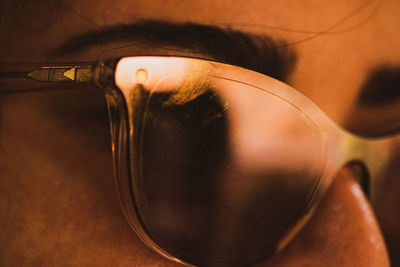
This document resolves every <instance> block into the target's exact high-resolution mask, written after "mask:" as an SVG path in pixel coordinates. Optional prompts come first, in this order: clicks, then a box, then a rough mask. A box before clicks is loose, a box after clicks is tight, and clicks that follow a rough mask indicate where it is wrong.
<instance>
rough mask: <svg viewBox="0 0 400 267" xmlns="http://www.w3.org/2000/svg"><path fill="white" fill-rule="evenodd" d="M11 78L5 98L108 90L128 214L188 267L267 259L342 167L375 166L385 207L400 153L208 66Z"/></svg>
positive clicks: (247, 76) (126, 66) (159, 60)
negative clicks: (385, 182)
mask: <svg viewBox="0 0 400 267" xmlns="http://www.w3.org/2000/svg"><path fill="white" fill-rule="evenodd" d="M12 73H13V74H12ZM7 77H8V78H7ZM26 77H30V78H26ZM0 79H1V80H0V81H1V89H0V92H3V93H13V92H16V91H21V90H33V91H34V90H38V88H44V87H46V85H43V84H47V83H53V84H63V85H62V86H61V87H68V86H71V84H72V83H73V84H74V86H73V87H74V88H75V89H82V88H83V87H87V86H94V87H96V88H98V89H99V90H104V92H105V95H106V101H107V105H108V109H109V118H110V129H111V137H112V152H113V158H114V170H115V185H116V190H117V192H118V196H119V200H120V204H121V207H122V210H123V212H124V214H125V217H126V218H127V220H128V222H129V224H130V225H131V227H132V228H133V229H134V230H135V232H136V233H137V234H138V236H139V237H140V238H141V239H142V240H143V241H144V242H145V243H146V244H147V245H148V246H149V247H151V248H152V249H154V250H155V251H156V252H158V253H159V254H161V255H163V256H165V257H167V258H169V259H171V260H174V261H177V262H181V263H183V264H187V265H215V266H225V265H248V264H253V263H256V262H259V261H261V260H263V259H265V258H266V257H268V256H270V255H272V254H273V253H275V252H276V251H277V250H278V249H280V248H281V247H282V244H283V240H285V238H286V237H287V236H288V234H289V233H290V232H291V231H292V229H293V227H294V226H295V225H296V224H297V223H298V222H299V221H301V220H302V218H304V217H305V216H306V215H307V214H309V213H310V212H311V211H312V209H313V207H314V206H315V205H316V204H318V202H319V201H320V200H321V198H322V196H323V195H324V194H325V192H326V191H327V189H328V188H329V186H330V184H331V182H332V179H333V177H334V175H335V173H336V172H337V171H338V169H339V168H341V167H342V166H343V165H345V164H346V163H349V162H359V163H360V164H361V165H362V166H364V167H365V169H366V170H367V171H368V179H367V181H368V182H367V184H368V185H367V187H368V188H370V197H371V198H372V199H374V197H375V191H374V188H376V186H377V185H379V182H380V179H379V177H381V176H382V175H383V174H384V171H385V167H386V165H387V164H388V162H389V160H390V158H391V157H392V156H393V155H394V153H398V151H399V140H398V139H399V137H398V136H390V137H385V138H376V139H372V138H369V139H367V138H362V137H359V136H355V135H353V134H351V133H349V132H346V131H344V130H343V129H341V128H340V127H338V126H337V125H335V124H334V123H333V122H332V121H331V120H330V119H329V118H328V117H327V116H326V115H325V114H324V113H323V112H322V111H321V110H320V109H319V108H318V107H317V106H316V105H315V104H314V103H313V102H312V101H311V100H309V99H308V98H307V97H305V96H304V95H302V94H301V93H300V92H298V91H297V90H295V89H293V88H291V87H290V86H288V85H286V84H284V83H282V82H279V81H277V80H275V79H273V78H271V77H268V76H265V75H262V74H259V73H256V72H253V71H250V70H247V69H243V68H240V67H236V66H231V65H227V64H222V63H217V62H213V61H207V60H202V59H194V58H185V57H169V56H168V57H167V56H166V57H151V56H149V57H125V58H121V59H116V60H111V61H108V62H96V63H87V64H74V65H71V64H70V65H68V64H66V65H52V66H46V67H43V66H40V68H38V69H36V70H33V69H32V70H29V69H27V70H25V71H19V72H16V71H14V72H7V73H5V72H3V73H2V74H1V76H0ZM18 80H20V81H18ZM23 80H24V81H23ZM34 80H36V81H34ZM18 83H19V84H18ZM57 86H58V87H57ZM61 87H59V85H54V90H56V89H57V88H61ZM13 88H16V89H13ZM21 88H22V89H21ZM47 88H49V87H48V86H47ZM50 88H53V87H51V86H50Z"/></svg>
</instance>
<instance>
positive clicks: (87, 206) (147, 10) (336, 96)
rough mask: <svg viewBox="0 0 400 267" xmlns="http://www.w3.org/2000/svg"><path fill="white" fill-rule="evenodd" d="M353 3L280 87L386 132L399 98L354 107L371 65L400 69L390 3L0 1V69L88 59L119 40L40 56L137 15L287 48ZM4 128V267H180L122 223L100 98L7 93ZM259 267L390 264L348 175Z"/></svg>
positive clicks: (399, 5) (302, 52)
mask: <svg viewBox="0 0 400 267" xmlns="http://www.w3.org/2000/svg"><path fill="white" fill-rule="evenodd" d="M366 3H367V4H366ZM357 7H362V8H361V9H360V11H359V12H358V13H356V14H354V15H353V16H351V17H349V18H348V19H347V20H345V21H344V22H343V23H342V24H340V25H338V26H337V27H336V28H332V29H329V32H330V33H327V34H319V36H317V37H315V38H313V39H310V40H307V41H304V42H299V43H298V44H296V45H293V46H292V48H293V49H295V51H296V53H297V57H298V59H297V64H296V66H295V69H294V71H293V73H292V74H291V76H290V77H289V81H288V83H289V84H290V85H291V86H293V87H294V88H296V89H297V90H299V91H300V92H302V93H303V94H305V95H306V96H308V97H309V98H310V99H311V100H313V101H314V102H315V103H316V104H317V105H318V106H319V107H321V109H322V110H324V111H325V112H326V113H327V114H328V115H329V116H330V117H331V118H332V119H333V120H334V121H335V122H337V123H338V124H339V125H342V126H343V127H346V128H348V129H351V130H353V131H355V132H357V133H360V134H376V133H382V132H385V131H388V130H391V129H393V128H396V127H399V126H400V124H396V122H397V123H399V121H400V120H399V118H398V114H400V112H399V106H400V105H399V101H398V100H397V101H394V102H391V104H390V105H385V106H376V105H374V106H373V107H371V108H370V107H365V106H363V107H361V106H358V105H357V104H356V100H357V97H358V95H359V93H360V90H361V88H362V87H363V84H364V82H365V81H366V80H367V78H368V75H369V73H370V72H371V71H373V70H374V69H376V68H379V67H381V66H384V65H387V66H398V65H399V64H400V53H399V52H398V47H400V34H398V28H399V26H400V25H399V24H400V23H399V22H398V14H399V12H400V2H399V1H396V0H386V1H382V2H381V1H367V2H365V1H361V0H358V1H346V0H340V1H336V2H335V3H333V4H326V2H322V1H316V0H303V1H261V0H250V1H227V0H218V1H212V0H202V1H178V0H164V1H142V0H134V1H128V0H113V1H111V0H102V1H95V0H89V1H63V2H60V1H51V0H41V1H4V2H3V3H1V4H0V12H1V13H0V15H1V17H2V20H3V23H1V25H0V41H1V47H0V48H1V51H0V52H1V54H0V62H65V61H71V62H74V61H77V62H79V61H94V60H96V57H97V55H98V54H99V53H100V52H101V51H103V50H105V49H107V48H110V47H113V46H116V45H118V44H107V45H99V46H95V47H93V48H90V49H88V50H85V51H82V52H79V53H75V54H72V55H68V56H62V57H56V56H50V55H49V51H51V50H52V49H54V48H56V47H58V46H59V45H61V44H62V43H63V42H65V40H66V39H67V38H68V37H71V36H76V35H79V34H83V33H86V32H88V31H92V30H95V29H97V28H98V27H99V25H100V27H101V26H108V25H113V24H117V23H122V24H126V23H132V22H135V21H138V20H141V19H153V20H154V19H155V20H161V21H169V22H178V23H184V22H195V23H200V24H207V25H217V26H221V27H223V26H226V25H230V27H231V28H233V29H238V30H242V31H244V32H248V33H256V34H268V35H269V36H271V37H272V38H283V39H285V40H286V41H287V42H288V43H289V44H290V43H293V42H298V41H299V40H303V39H306V38H310V37H311V36H314V35H316V34H318V32H321V31H324V30H326V29H328V28H330V27H331V26H332V25H334V24H335V23H337V22H338V21H340V20H341V19H343V18H345V17H346V15H348V14H350V13H351V12H352V11H353V10H355V9H356V8H357ZM378 7H379V9H377V8H378ZM374 12H376V14H374ZM371 14H373V16H371ZM366 18H369V19H368V20H366ZM364 20H365V22H364V23H362V25H360V26H359V27H356V28H354V29H353V30H350V31H348V32H346V29H351V28H352V27H353V26H355V25H358V24H359V23H360V22H362V21H364ZM93 22H94V23H95V24H93ZM261 25H264V26H272V28H271V27H260V26H261ZM278 28H280V29H278ZM283 28H284V29H297V30H306V31H311V32H313V33H309V32H306V33H305V32H294V31H286V30H283ZM341 32H342V33H341ZM146 49H148V51H150V52H153V48H152V49H149V48H141V49H140V51H138V48H135V47H133V48H132V55H135V54H138V53H142V54H145V53H146V51H147V50H146ZM150 52H149V53H150ZM159 53H160V52H159ZM188 53H189V54H190V51H189V52H188ZM382 93H384V92H382ZM371 114H373V116H372V115H371ZM396 116H397V117H396ZM0 122H1V135H0V150H1V155H2V156H1V159H0V170H1V177H0V218H2V219H1V227H0V251H1V252H0V265H1V266H54V265H56V266H58V265H61V266H64V265H65V266H180V265H179V264H177V263H173V262H171V261H169V260H166V259H164V258H163V257H161V256H159V255H158V254H156V253H155V252H153V251H151V250H150V249H149V248H148V247H147V246H146V245H145V244H144V243H143V242H142V241H141V240H140V239H139V238H138V237H137V236H136V235H135V234H134V232H133V231H132V230H131V229H130V227H129V225H128V223H127V222H126V221H125V219H124V217H123V214H122V212H121V210H120V208H119V203H118V200H117V195H116V192H115V189H114V185H113V180H112V176H113V171H112V159H111V152H110V141H109V138H110V137H109V132H108V131H109V129H108V122H107V114H106V109H105V104H104V98H103V96H102V95H101V94H100V93H95V92H57V93H40V94H21V95H7V96H2V97H1V100H0ZM389 122H392V123H389ZM382 125H385V126H384V127H383V126H382ZM258 266H389V258H388V254H387V250H386V247H385V243H384V240H383V237H382V234H381V231H380V229H379V226H378V224H377V221H376V218H375V215H374V212H373V210H372V208H371V205H370V203H369V201H368V200H367V198H366V196H365V195H364V193H363V191H362V189H361V187H360V186H359V184H358V183H357V177H354V175H353V173H352V172H351V171H350V170H349V169H346V168H343V169H342V170H341V171H340V172H339V173H338V174H337V175H336V178H335V180H334V183H333V184H332V185H331V188H330V190H329V191H328V193H327V194H326V195H325V197H324V199H323V201H322V202H321V203H320V204H319V205H318V207H317V208H316V210H315V213H314V214H313V216H312V217H311V219H310V221H309V222H308V223H307V224H306V225H305V227H304V228H303V229H302V230H301V231H300V233H299V234H298V235H297V236H296V237H295V238H294V240H293V241H292V242H290V243H289V245H288V246H287V247H286V248H284V249H283V250H282V251H281V252H280V253H277V254H276V255H274V256H273V257H272V258H269V259H267V260H266V261H265V262H262V263H260V264H259V265H258Z"/></svg>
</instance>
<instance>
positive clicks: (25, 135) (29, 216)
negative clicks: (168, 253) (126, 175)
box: [0, 94, 166, 266]
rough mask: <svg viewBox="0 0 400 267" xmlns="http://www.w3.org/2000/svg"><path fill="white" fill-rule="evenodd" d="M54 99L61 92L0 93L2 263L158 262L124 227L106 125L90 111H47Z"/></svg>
mask: <svg viewBox="0 0 400 267" xmlns="http://www.w3.org/2000/svg"><path fill="white" fill-rule="evenodd" d="M60 98H61V99H65V98H67V95H59V96H58V97H56V98H54V97H48V96H47V97H44V94H37V95H27V96H22V95H21V96H6V97H2V103H1V118H2V120H1V133H2V135H1V140H2V142H1V148H0V149H1V155H2V157H1V159H0V168H1V174H0V213H1V214H0V217H1V218H2V227H1V228H0V251H1V253H0V258H1V259H2V261H1V262H2V264H4V265H7V266H8V265H9V266H15V265H32V264H39V265H53V264H54V262H61V263H63V264H67V265H78V266H79V265H98V264H100V263H101V264H105V265H114V264H115V263H117V262H118V264H125V265H129V264H138V262H144V263H145V264H149V265H150V264H152V263H154V262H158V261H159V263H160V264H163V266H164V265H165V264H164V260H163V259H162V258H161V257H159V256H158V255H156V254H154V253H153V252H151V251H150V250H149V249H147V247H145V246H144V245H143V243H142V242H141V241H140V240H139V239H138V238H137V237H136V235H135V234H134V233H133V231H132V230H131V229H130V228H129V226H128V224H127V223H126V221H125V219H124V217H123V215H122V212H121V210H120V208H119V204H118V201H117V198H116V194H115V189H114V184H113V180H112V177H113V176H112V175H113V172H112V165H111V163H112V160H111V152H110V144H109V141H108V138H109V135H108V127H107V126H108V124H107V123H105V124H104V125H103V124H101V123H95V122H93V121H95V120H98V118H95V117H94V118H93V119H92V120H91V119H90V118H89V119H87V120H86V119H85V120H84V119H83V118H82V117H84V116H83V114H82V116H76V114H73V115H71V114H70V116H68V112H66V113H65V114H63V116H59V115H57V113H59V112H60V111H57V108H54V107H53V108H52V111H53V115H50V114H52V113H51V110H49V108H48V104H47V103H48V100H49V99H50V100H51V101H55V100H57V99H58V100H60ZM75 98H76V99H81V100H82V96H81V98H78V96H77V95H75ZM71 99H72V98H71ZM83 103H84V102H83ZM64 104H65V100H64ZM70 104H71V105H73V102H71V103H70ZM59 106H60V105H59ZM67 106H68V105H67ZM54 113H56V114H54ZM104 114H105V113H104ZM83 120H84V121H83ZM104 121H105V122H107V121H106V120H104ZM165 266H166V265H165Z"/></svg>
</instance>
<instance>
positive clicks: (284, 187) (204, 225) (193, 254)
mask: <svg viewBox="0 0 400 267" xmlns="http://www.w3.org/2000/svg"><path fill="white" fill-rule="evenodd" d="M130 101H133V102H134V103H133V106H134V112H133V113H134V117H133V125H134V130H133V135H132V136H131V144H132V146H131V149H132V153H131V160H132V170H131V171H132V192H133V197H134V200H135V203H136V207H137V209H138V214H139V217H140V220H141V221H142V223H143V226H144V228H145V229H146V231H147V233H148V234H149V235H150V236H151V237H152V238H153V240H155V242H156V243H158V244H159V246H161V247H162V248H163V249H164V250H165V251H167V252H169V253H170V254H172V255H173V256H175V257H178V258H180V259H182V260H184V261H187V262H189V263H192V264H196V265H218V266H223V265H232V264H235V265H237V264H250V263H254V262H257V261H260V260H262V259H264V258H266V257H268V256H269V255H271V254H272V253H274V252H275V250H276V245H277V243H278V242H279V241H280V240H281V239H282V238H283V237H284V235H285V233H287V231H288V229H289V228H290V227H291V226H293V224H294V223H295V222H296V221H297V220H298V219H299V218H301V217H302V216H303V215H304V214H305V213H306V212H307V211H308V210H309V199H310V196H311V194H312V193H313V190H314V188H315V185H316V184H317V183H318V181H319V178H320V176H321V167H322V163H323V160H324V156H323V155H324V153H323V150H322V146H321V138H320V135H319V132H318V130H317V129H316V128H315V126H314V124H313V123H312V122H311V121H310V120H309V119H308V118H307V117H306V116H305V115H304V114H303V113H302V112H301V111H300V110H298V109H297V108H296V107H294V106H292V105H291V104H290V103H287V102H285V101H284V100H283V99H280V98H278V97H276V96H274V95H272V94H270V93H268V92H267V91H264V90H260V89H258V88H254V87H252V86H249V85H246V84H243V83H240V82H236V81H230V80H225V79H222V78H216V77H208V76H196V77H193V75H192V76H178V77H171V78H167V79H165V80H163V81H162V82H161V83H159V84H158V85H157V87H155V88H144V87H140V86H138V87H136V88H135V89H134V90H133V91H132V94H131V100H130Z"/></svg>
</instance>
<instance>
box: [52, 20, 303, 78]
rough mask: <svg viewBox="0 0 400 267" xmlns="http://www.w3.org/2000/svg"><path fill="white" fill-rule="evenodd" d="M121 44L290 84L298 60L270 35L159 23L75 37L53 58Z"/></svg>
mask: <svg viewBox="0 0 400 267" xmlns="http://www.w3.org/2000/svg"><path fill="white" fill-rule="evenodd" d="M121 41H128V42H134V43H136V42H138V43H143V44H145V45H149V46H152V47H161V48H171V47H172V48H173V49H174V50H179V49H180V50H181V51H185V52H193V53H198V54H201V55H205V56H209V57H211V58H213V59H214V60H216V61H219V62H223V63H228V64H231V65H236V66H240V67H243V68H247V69H250V70H254V71H257V72H260V73H263V74H265V75H268V76H271V77H273V78H275V79H278V80H281V81H287V80H288V77H289V75H290V74H291V73H292V71H293V69H294V67H295V63H296V59H297V54H296V52H295V51H294V49H293V48H289V47H286V46H285V44H287V42H286V41H284V40H281V39H280V40H275V39H272V38H271V37H269V36H268V35H260V34H251V33H245V32H242V31H239V30H234V29H231V28H220V27H217V26H212V25H204V24H197V23H173V22H165V21H157V20H141V21H138V22H136V23H133V24H118V25H112V26H108V27H105V28H102V29H100V30H95V31H92V32H88V33H85V34H83V35H78V36H74V37H72V38H70V39H68V40H67V41H66V42H65V43H63V44H62V45H61V46H59V47H57V48H56V49H55V50H53V51H52V52H51V55H53V56H65V55H69V54H73V53H76V52H79V51H83V50H85V49H88V48H91V47H93V46H97V45H105V44H109V43H113V42H121Z"/></svg>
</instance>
